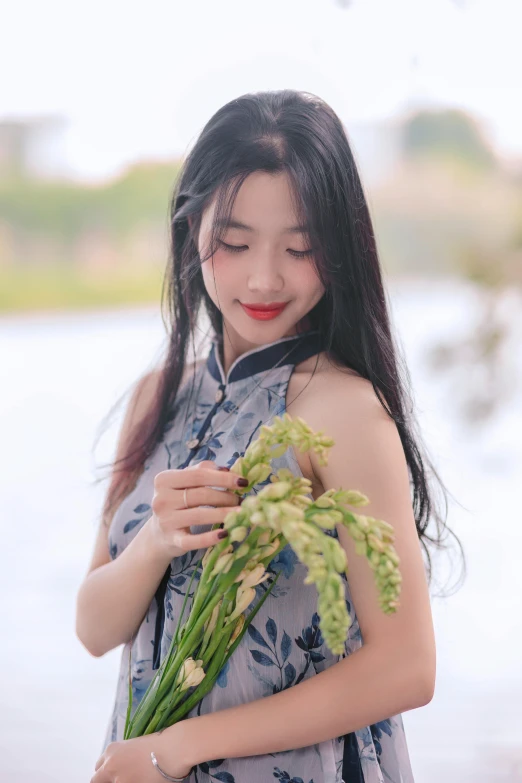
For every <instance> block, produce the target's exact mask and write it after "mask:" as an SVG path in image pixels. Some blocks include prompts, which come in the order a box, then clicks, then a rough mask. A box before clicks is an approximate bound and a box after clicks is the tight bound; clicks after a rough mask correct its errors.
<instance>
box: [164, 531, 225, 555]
mask: <svg viewBox="0 0 522 783" xmlns="http://www.w3.org/2000/svg"><path fill="white" fill-rule="evenodd" d="M223 534H225V535H223ZM227 536H228V531H226V530H220V529H218V530H209V531H208V532H207V533H189V532H188V531H186V530H185V529H184V528H183V529H181V530H177V531H176V533H175V534H174V536H173V538H174V541H173V544H174V546H176V547H178V549H182V550H183V551H184V552H190V551H192V550H193V549H208V547H209V546H214V545H215V544H217V543H218V542H219V541H221V540H222V539H224V538H225V539H226V538H227Z"/></svg>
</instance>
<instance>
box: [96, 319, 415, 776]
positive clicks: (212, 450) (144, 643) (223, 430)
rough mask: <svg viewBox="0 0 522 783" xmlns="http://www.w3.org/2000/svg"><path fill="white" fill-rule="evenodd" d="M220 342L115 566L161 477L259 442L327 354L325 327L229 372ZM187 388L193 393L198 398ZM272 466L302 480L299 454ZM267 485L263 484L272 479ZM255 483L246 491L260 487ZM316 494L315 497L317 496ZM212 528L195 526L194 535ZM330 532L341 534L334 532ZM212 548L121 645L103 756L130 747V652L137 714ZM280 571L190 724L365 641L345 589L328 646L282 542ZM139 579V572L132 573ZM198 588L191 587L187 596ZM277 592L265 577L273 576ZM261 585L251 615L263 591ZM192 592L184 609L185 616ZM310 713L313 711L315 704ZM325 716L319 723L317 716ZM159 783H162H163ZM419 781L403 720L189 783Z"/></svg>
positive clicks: (298, 569) (144, 486)
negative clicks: (341, 614) (117, 745)
mask: <svg viewBox="0 0 522 783" xmlns="http://www.w3.org/2000/svg"><path fill="white" fill-rule="evenodd" d="M220 340H221V338H220V337H214V338H213V340H212V345H211V348H210V351H209V353H208V356H207V358H206V360H205V361H204V362H202V363H200V364H199V365H197V366H196V376H195V383H194V384H193V383H192V379H189V380H188V381H186V382H185V383H184V384H183V385H182V386H181V388H180V390H179V392H178V395H177V399H176V403H175V405H174V406H173V411H172V412H171V414H170V417H169V421H168V424H167V426H166V428H165V431H164V434H163V437H162V440H161V442H159V443H158V445H157V446H156V448H155V450H154V451H153V452H152V454H151V455H150V456H149V458H148V459H147V460H146V462H145V464H144V470H143V472H142V474H141V475H140V477H139V478H138V481H137V484H136V486H135V488H134V489H133V491H132V492H131V493H130V494H129V495H128V496H127V497H126V498H125V499H124V500H123V501H122V503H121V504H120V505H119V506H118V508H117V510H116V513H115V514H114V516H113V519H112V522H111V525H110V530H109V545H110V554H111V558H112V559H114V558H116V557H118V555H120V554H121V553H122V551H123V550H124V549H125V547H126V546H128V544H129V543H130V541H131V540H132V539H133V538H134V536H135V535H136V534H137V533H138V531H139V529H140V527H141V526H142V525H143V523H144V522H145V521H146V520H147V519H148V518H149V517H150V515H151V507H150V503H151V500H152V496H153V491H154V490H153V480H154V476H155V475H156V474H157V473H159V472H160V471H162V470H167V469H172V468H182V467H186V466H187V465H189V464H196V463H198V462H200V461H202V460H208V459H210V460H214V461H215V462H216V463H217V464H219V465H226V466H228V467H230V466H231V465H232V464H233V463H234V462H235V460H236V459H237V458H238V457H239V456H241V455H242V454H244V452H245V450H246V448H247V447H248V445H249V444H250V442H251V441H252V440H253V439H255V438H256V436H257V433H258V430H259V428H260V427H261V425H262V424H270V423H271V421H272V419H273V417H274V416H281V415H282V414H283V413H284V411H285V406H286V402H285V400H286V391H287V386H288V382H289V379H290V376H291V373H292V371H293V369H294V367H295V366H296V365H297V364H299V363H300V362H302V361H304V360H305V359H307V358H309V357H311V356H314V355H316V354H317V353H319V352H320V351H321V350H322V338H321V335H320V333H319V331H318V330H309V331H307V332H305V333H303V334H300V335H295V336H291V337H283V338H281V339H279V340H277V341H275V342H273V343H270V344H265V345H263V346H260V347H257V348H254V349H253V350H251V351H248V352H247V353H244V354H243V355H242V356H240V357H239V358H238V359H236V361H235V362H234V363H233V364H232V366H231V367H230V369H229V371H228V373H227V374H226V375H225V373H224V371H223V366H222V362H221V357H220V347H221V342H220ZM191 389H192V394H191ZM272 464H273V467H274V470H276V469H279V468H281V467H287V468H289V469H290V470H292V472H293V473H294V474H295V475H299V476H302V475H303V474H302V472H301V470H300V467H299V463H298V462H297V459H296V457H295V453H294V452H293V449H288V450H287V451H286V453H285V454H284V455H283V456H282V457H278V458H277V459H274V460H273V462H272ZM268 482H269V479H267V481H266V482H264V483H268ZM259 487H260V485H257V487H256V488H255V489H253V490H251V493H253V492H255V491H256V489H257V491H258V490H259ZM310 497H311V495H310ZM209 529H210V528H209V527H208V526H205V525H194V526H192V528H191V531H192V532H193V533H200V532H204V531H205V530H209ZM330 534H331V535H333V536H335V537H337V532H336V531H335V530H333V531H330ZM205 551H206V550H205V549H199V550H194V551H192V552H188V553H185V554H184V555H182V556H180V557H176V558H174V559H173V560H172V561H171V563H170V565H169V567H168V569H167V571H166V573H165V575H164V578H163V580H162V582H161V584H160V585H159V587H158V590H157V592H156V595H155V597H154V598H153V600H152V602H151V604H150V606H149V609H148V611H147V614H146V616H145V617H144V619H143V621H142V623H141V626H140V628H139V630H138V632H137V635H136V636H135V638H134V640H133V642H132V644H131V643H130V642H128V643H127V644H125V645H124V647H123V650H122V655H121V662H120V671H119V677H118V682H117V687H116V696H115V702H114V708H113V712H112V715H111V717H110V720H109V723H108V726H107V730H106V735H105V740H104V744H103V748H102V752H103V750H105V748H106V747H107V745H108V744H109V743H110V742H112V741H117V740H121V739H123V730H124V726H125V716H126V711H127V704H128V666H129V646H130V647H131V668H132V695H133V713H134V710H135V709H136V707H137V705H138V702H139V701H140V699H141V698H142V696H143V694H144V693H145V691H146V689H147V686H148V685H149V683H150V681H151V679H152V677H153V675H154V671H155V670H156V669H157V668H158V667H159V665H160V662H161V660H162V659H163V657H164V656H165V655H166V653H167V651H168V649H169V646H170V642H171V640H172V636H173V633H174V631H175V629H176V624H177V620H178V617H179V612H180V611H181V608H182V604H183V599H184V596H185V592H186V589H187V587H188V583H189V580H190V576H191V574H192V572H193V569H194V567H195V566H196V565H197V563H198V561H199V559H200V558H201V557H202V556H203V554H204V553H205ZM270 570H271V571H273V572H274V573H277V572H278V571H282V573H281V574H280V576H279V578H278V581H277V583H276V585H275V586H274V588H273V590H272V592H271V594H270V595H269V596H268V598H267V600H266V601H265V603H264V604H263V606H262V607H261V609H260V611H259V612H258V614H257V615H256V617H255V618H254V620H253V622H252V623H251V625H250V626H249V629H248V632H247V633H245V635H244V636H243V639H242V641H241V643H240V644H239V646H238V647H237V648H236V650H235V651H234V653H233V655H232V656H231V657H230V659H229V661H228V662H227V663H226V664H225V666H224V667H223V669H222V670H221V672H220V674H219V677H218V679H217V681H216V683H215V685H214V687H213V688H212V690H211V691H210V693H208V694H207V695H206V696H205V697H204V698H203V699H202V701H201V702H200V703H199V705H197V706H196V707H194V708H193V709H192V710H191V712H190V713H189V714H188V716H187V718H188V719H190V718H192V717H196V716H198V715H202V714H206V713H209V712H217V711H218V710H222V709H226V708H227V707H231V706H234V705H237V704H242V703H245V702H250V701H253V700H255V699H261V698H263V697H264V696H269V695H271V694H274V693H277V692H278V691H281V690H284V689H286V688H290V687H292V686H293V685H297V684H298V683H300V682H301V681H302V680H305V679H308V678H310V677H313V676H315V674H317V673H319V672H321V671H323V670H324V669H326V668H327V667H329V666H332V665H333V664H335V663H337V662H338V661H339V660H340V659H341V658H344V657H346V656H347V655H350V653H352V652H353V651H355V650H356V649H358V648H359V647H360V646H361V645H362V643H363V640H362V637H361V631H360V628H359V624H358V621H357V616H356V613H355V610H354V607H353V603H352V599H351V595H350V590H349V585H348V581H347V579H346V576H344V584H345V587H346V594H345V597H346V605H347V609H348V612H349V614H350V616H351V617H352V625H351V627H350V629H349V632H348V638H347V640H346V642H345V652H344V654H343V655H341V656H340V655H333V654H332V653H331V651H330V650H329V649H328V647H327V646H326V644H325V643H324V641H323V638H322V635H321V631H320V629H319V615H318V614H317V590H316V587H315V585H313V584H311V585H305V584H304V583H303V582H304V578H305V576H306V568H305V567H304V566H303V565H302V564H301V563H300V562H299V560H298V559H297V557H296V555H295V554H294V552H293V550H292V549H291V547H290V545H287V546H286V547H285V548H284V549H283V550H282V551H281V552H280V553H279V555H277V556H276V557H275V558H274V559H273V560H272V562H271V564H270ZM136 578H137V579H139V574H136ZM196 584H197V582H196V579H194V581H193V583H192V587H191V595H192V593H193V590H194V588H195V586H196ZM268 584H270V580H268ZM265 590H266V583H262V584H261V585H258V586H257V587H256V599H255V600H254V602H253V603H252V604H251V605H250V609H252V608H253V607H254V606H255V605H256V603H257V600H258V599H259V598H260V597H261V596H262V595H263V594H264V592H265ZM189 606H190V596H189V599H188V601H187V607H186V608H185V617H186V616H188V607H189ZM309 710H310V712H311V713H312V714H313V713H314V705H313V704H310V705H309ZM316 718H317V720H320V719H321V716H320V715H317V716H316ZM158 777H159V776H158ZM271 780H275V781H282V782H283V783H342V781H344V783H413V781H414V778H413V774H412V770H411V765H410V759H409V754H408V748H407V743H406V738H405V732H404V726H403V721H402V716H401V715H400V714H398V715H394V716H391V717H390V718H388V719H386V720H382V721H379V722H378V723H376V724H374V725H371V726H365V727H364V728H361V729H359V730H357V731H355V732H352V733H350V734H347V735H345V736H341V737H335V738H333V739H330V740H328V741H324V742H320V743H318V744H316V745H311V746H308V747H304V748H298V749H295V750H288V751H285V752H278V753H269V754H266V755H258V756H245V757H241V758H231V759H208V760H207V761H206V762H205V763H202V764H199V765H198V766H197V767H195V768H194V769H193V771H192V773H191V775H190V777H189V778H187V781H188V783H214V782H215V781H222V782H224V783H268V781H271Z"/></svg>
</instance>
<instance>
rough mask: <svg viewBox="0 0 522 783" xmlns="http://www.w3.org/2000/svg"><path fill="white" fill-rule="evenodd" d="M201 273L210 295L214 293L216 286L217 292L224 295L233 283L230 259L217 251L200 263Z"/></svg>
mask: <svg viewBox="0 0 522 783" xmlns="http://www.w3.org/2000/svg"><path fill="white" fill-rule="evenodd" d="M201 274H202V275H203V282H204V283H205V287H206V289H207V291H208V292H209V294H210V295H215V293H216V287H217V292H218V294H220V295H225V294H226V293H227V292H228V290H229V289H230V286H233V284H234V275H233V272H232V268H231V264H230V260H229V259H227V258H224V256H223V254H222V253H219V252H218V253H215V254H214V256H213V258H209V259H208V260H207V261H205V262H204V263H203V264H201Z"/></svg>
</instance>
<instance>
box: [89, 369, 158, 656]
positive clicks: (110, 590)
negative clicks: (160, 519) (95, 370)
mask: <svg viewBox="0 0 522 783" xmlns="http://www.w3.org/2000/svg"><path fill="white" fill-rule="evenodd" d="M158 381H159V373H158V372H151V373H148V374H147V375H145V376H144V377H143V378H141V379H140V380H139V381H138V384H137V385H136V387H135V389H134V392H133V394H132V397H131V399H130V402H129V405H128V407H127V410H126V412H125V416H124V420H123V424H122V427H121V431H120V435H119V438H118V444H117V448H116V460H119V459H121V458H122V457H123V456H124V455H125V453H126V451H127V449H128V448H129V446H130V438H131V435H132V430H133V427H134V426H135V424H137V423H138V422H139V421H140V420H142V419H143V418H144V417H145V416H146V414H147V413H148V411H149V409H150V407H151V405H152V404H153V401H154V396H155V394H156V390H157V385H158ZM116 479H117V474H116V471H114V472H113V474H112V477H111V485H112V482H114V481H116ZM150 533H151V527H150V525H149V524H148V521H147V522H146V523H145V524H144V525H143V527H142V528H141V530H140V531H139V532H138V533H137V535H136V536H135V538H134V539H133V540H132V541H131V542H130V544H129V545H128V547H126V548H125V550H124V551H123V552H122V553H121V555H119V556H118V557H117V558H116V559H115V560H112V559H111V556H110V553H109V540H108V537H109V524H108V522H107V520H104V519H102V520H101V522H100V525H99V529H98V535H97V538H96V542H95V545H94V551H93V554H92V557H91V562H90V565H89V568H88V571H87V575H86V576H85V579H84V580H83V582H82V584H81V586H80V588H79V590H78V593H77V597H76V635H77V637H78V639H79V640H80V641H81V642H82V644H83V645H84V647H85V648H86V649H87V650H88V651H89V652H90V653H91V655H94V656H96V657H100V656H102V655H104V654H105V653H106V652H108V651H109V650H112V649H114V648H115V647H118V646H119V645H120V644H124V643H125V642H126V641H128V640H129V639H130V638H131V637H132V634H133V633H134V632H135V630H136V628H138V626H139V624H140V623H141V621H142V620H143V617H144V616H145V613H146V612H147V609H148V608H149V605H150V602H151V601H152V599H153V597H154V593H155V592H156V590H157V588H158V585H159V583H160V582H161V579H162V577H163V575H164V573H165V570H166V568H167V566H168V565H169V563H170V557H169V556H168V555H167V554H166V553H165V552H161V551H157V546H155V542H154V540H153V539H152V537H151V535H150Z"/></svg>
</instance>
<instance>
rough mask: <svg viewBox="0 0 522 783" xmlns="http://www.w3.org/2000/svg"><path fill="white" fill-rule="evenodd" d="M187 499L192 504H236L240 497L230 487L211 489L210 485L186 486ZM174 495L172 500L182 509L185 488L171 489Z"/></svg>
mask: <svg viewBox="0 0 522 783" xmlns="http://www.w3.org/2000/svg"><path fill="white" fill-rule="evenodd" d="M186 489H187V501H188V505H189V508H191V507H192V506H237V505H238V504H239V503H240V502H241V500H242V498H241V497H240V496H239V495H237V494H236V493H235V492H234V491H233V490H231V489H212V488H211V487H187V488H186ZM172 491H173V492H174V493H175V495H176V497H175V498H173V502H174V503H175V505H176V507H178V508H181V509H184V508H185V505H184V502H185V498H184V494H185V490H181V489H174V490H172Z"/></svg>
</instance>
